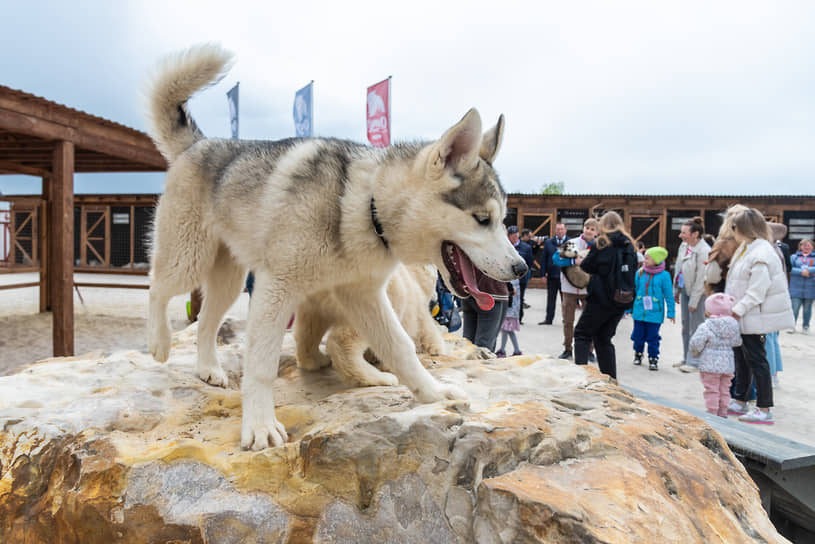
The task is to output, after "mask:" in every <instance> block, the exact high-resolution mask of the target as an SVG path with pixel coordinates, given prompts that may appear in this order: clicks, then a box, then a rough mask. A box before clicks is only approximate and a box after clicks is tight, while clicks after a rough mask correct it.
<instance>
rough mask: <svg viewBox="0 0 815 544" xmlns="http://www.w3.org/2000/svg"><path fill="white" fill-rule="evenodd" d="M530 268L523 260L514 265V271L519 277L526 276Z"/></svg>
mask: <svg viewBox="0 0 815 544" xmlns="http://www.w3.org/2000/svg"><path fill="white" fill-rule="evenodd" d="M528 270H529V267H528V266H526V263H525V262H523V261H521V262H519V263H515V264H513V265H512V273H513V274H515V277H518V278H522V277H524V275H525V274H526V273H527V271H528Z"/></svg>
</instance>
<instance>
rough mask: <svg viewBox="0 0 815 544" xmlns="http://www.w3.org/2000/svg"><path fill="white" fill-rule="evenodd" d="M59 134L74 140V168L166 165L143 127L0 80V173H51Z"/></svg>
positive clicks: (137, 169)
mask: <svg viewBox="0 0 815 544" xmlns="http://www.w3.org/2000/svg"><path fill="white" fill-rule="evenodd" d="M61 140H65V141H70V142H72V143H73V144H74V172H157V171H164V170H166V169H167V163H166V161H165V160H164V157H162V155H161V154H160V153H159V151H158V149H156V147H155V145H153V141H152V140H151V139H150V136H148V135H147V134H145V133H144V132H140V131H138V130H135V129H132V128H129V127H126V126H124V125H120V124H119V123H114V122H113V121H108V120H107V119H103V118H101V117H97V116H95V115H91V114H89V113H85V112H83V111H79V110H75V109H73V108H69V107H67V106H63V105H62V104H57V103H56V102H52V101H50V100H46V99H45V98H42V97H39V96H35V95H33V94H29V93H25V92H23V91H18V90H16V89H11V88H9V87H4V86H2V85H0V174H28V175H32V176H39V177H49V176H50V174H51V168H52V164H53V160H54V147H55V145H56V143H57V142H58V141H61Z"/></svg>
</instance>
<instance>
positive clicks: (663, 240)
mask: <svg viewBox="0 0 815 544" xmlns="http://www.w3.org/2000/svg"><path fill="white" fill-rule="evenodd" d="M667 243H668V208H663V209H662V220H661V221H660V222H659V245H660V246H661V247H668V246H667V245H666V244H667Z"/></svg>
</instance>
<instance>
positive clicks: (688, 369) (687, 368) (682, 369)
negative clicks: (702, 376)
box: [679, 364, 699, 374]
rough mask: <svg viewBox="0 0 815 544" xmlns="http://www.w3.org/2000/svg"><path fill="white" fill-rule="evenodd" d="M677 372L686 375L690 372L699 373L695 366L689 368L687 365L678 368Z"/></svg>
mask: <svg viewBox="0 0 815 544" xmlns="http://www.w3.org/2000/svg"><path fill="white" fill-rule="evenodd" d="M679 370H680V371H682V372H685V373H686V374H690V373H691V372H699V368H698V367H695V366H691V365H689V364H684V365H682V366H680V367H679Z"/></svg>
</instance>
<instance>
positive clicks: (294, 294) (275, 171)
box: [148, 45, 527, 450]
mask: <svg viewBox="0 0 815 544" xmlns="http://www.w3.org/2000/svg"><path fill="white" fill-rule="evenodd" d="M231 62H232V56H231V55H230V54H229V53H227V52H225V51H224V50H223V49H221V48H220V47H219V46H215V45H203V46H198V47H193V48H191V49H189V50H187V51H185V52H183V53H180V54H177V55H174V56H172V57H169V58H168V59H167V60H166V61H165V63H164V64H163V65H162V66H161V67H160V69H159V71H158V73H157V76H156V77H155V78H154V80H153V81H152V84H151V87H150V89H149V94H148V97H149V107H150V120H151V125H152V128H151V135H152V137H153V139H154V140H155V142H156V145H157V146H158V148H159V150H161V152H162V153H163V154H164V156H165V157H166V159H167V161H168V163H169V164H170V168H169V170H168V172H167V179H166V183H165V192H164V194H163V195H162V197H161V199H160V202H159V204H158V208H157V210H156V215H155V218H156V219H155V227H154V245H153V250H152V256H151V283H150V314H149V319H148V348H149V350H150V351H151V353H152V354H153V356H154V358H155V359H156V360H158V361H166V360H167V358H168V355H169V350H170V327H169V322H168V316H167V304H168V302H169V300H170V298H171V297H173V296H175V295H179V294H182V293H187V292H189V291H191V290H192V289H194V288H196V287H198V286H202V288H203V292H204V303H203V307H202V309H201V314H200V316H199V328H198V335H199V338H198V363H197V371H198V375H199V376H200V377H201V378H202V379H204V380H206V381H208V382H209V383H211V384H213V385H219V386H223V385H225V384H226V383H227V376H226V374H225V373H224V371H223V369H222V368H221V365H220V363H219V362H218V360H217V359H216V356H215V338H216V332H217V330H218V326H219V324H220V322H221V319H222V318H223V315H224V312H225V311H226V310H227V309H228V308H229V307H230V305H231V304H232V302H233V301H234V300H235V298H236V297H237V296H238V294H239V293H240V291H241V288H242V285H243V281H244V277H245V275H246V272H247V270H252V271H253V272H254V274H255V289H254V292H253V296H252V303H251V304H250V307H249V318H248V341H247V352H246V357H245V359H244V365H243V378H242V383H241V390H242V398H243V401H242V402H243V421H242V428H241V445H242V446H243V447H244V448H251V449H254V450H261V449H264V448H266V447H269V446H280V445H282V444H283V443H284V442H285V441H286V440H287V434H286V430H285V428H284V427H283V425H282V424H281V423H280V422H279V421H278V420H277V418H276V417H275V402H274V394H273V390H272V384H273V382H274V380H275V379H276V377H277V369H278V358H279V354H280V346H281V343H282V339H283V334H284V332H285V327H286V324H287V322H288V320H289V317H290V316H291V314H292V313H294V312H297V313H298V314H299V313H300V309H299V308H298V307H299V306H300V305H301V304H302V303H303V302H305V301H306V300H307V299H310V298H311V299H316V300H323V299H326V298H327V297H328V296H332V297H335V299H336V301H337V302H338V304H339V305H340V306H341V307H342V308H343V312H344V317H345V319H347V322H348V324H349V325H350V326H351V327H352V328H353V329H354V330H356V331H359V332H360V333H361V334H363V335H364V336H365V340H366V342H367V344H368V345H369V346H371V348H372V349H373V351H374V352H375V353H376V354H377V356H378V357H379V358H380V359H381V360H382V361H387V364H388V365H389V368H390V369H391V370H392V371H393V373H394V374H395V375H396V376H397V377H398V378H399V381H400V383H402V384H403V385H406V386H407V387H408V388H409V389H410V390H411V392H412V393H413V394H414V396H415V397H416V398H417V399H418V400H419V401H421V402H435V401H440V400H445V399H462V398H463V397H464V394H463V392H462V391H460V390H459V389H458V388H456V387H455V386H452V385H448V384H444V383H440V382H438V381H436V380H435V379H434V378H433V377H432V376H431V375H430V373H429V372H427V370H426V369H425V368H424V367H423V366H422V365H421V363H420V361H419V359H418V357H417V356H416V350H415V347H414V345H413V342H412V341H411V339H410V336H409V335H408V334H407V333H406V332H405V330H404V328H403V327H402V326H401V324H400V322H399V319H398V317H397V315H396V313H395V312H394V310H393V308H392V306H391V304H390V302H389V301H388V298H387V294H386V289H385V285H386V282H387V280H388V278H389V277H390V275H391V273H392V272H393V270H394V268H395V267H396V265H397V264H398V263H399V262H404V263H406V264H434V265H436V266H437V267H438V268H439V269H440V271H441V274H442V276H443V278H444V280H445V283H447V285H448V286H449V287H450V288H451V289H452V290H453V291H454V292H455V293H456V294H458V295H459V296H463V297H466V296H468V295H470V293H471V290H472V289H473V287H474V286H475V280H474V278H475V277H476V276H478V274H485V275H487V276H489V277H492V278H494V279H496V280H499V281H510V280H512V279H513V278H516V277H520V276H522V275H524V274H525V273H526V271H527V267H526V264H525V263H524V261H523V259H521V258H520V256H518V254H517V253H516V251H515V249H514V248H513V247H512V244H510V243H509V240H508V239H507V237H506V236H505V234H504V229H503V223H502V220H503V217H504V215H505V214H506V193H505V192H504V190H503V188H502V186H501V184H500V182H499V180H498V176H497V174H496V173H495V170H494V169H493V167H492V163H493V161H494V160H495V157H496V155H497V153H498V149H499V147H500V144H501V137H502V135H503V126H504V123H503V117H501V118H499V122H498V124H497V125H496V126H495V127H493V128H492V129H490V130H489V131H487V132H486V133H485V134H483V135H482V132H481V118H480V116H479V115H478V112H477V111H476V110H470V111H469V112H467V114H466V115H465V116H464V118H463V119H461V121H459V122H458V123H456V124H455V125H453V126H452V127H451V128H450V129H448V130H447V131H446V132H445V133H444V134H443V135H442V136H441V137H440V138H439V139H438V140H436V141H432V142H418V143H410V144H396V145H393V146H391V147H389V148H385V149H376V148H372V147H369V146H365V145H361V144H357V143H354V142H350V141H345V140H338V139H332V138H308V139H303V138H289V139H285V140H279V141H246V140H225V139H217V138H205V137H204V136H203V134H202V132H201V131H200V130H199V129H198V127H197V125H196V124H195V122H194V121H193V119H192V117H191V115H190V113H189V111H188V109H187V101H188V99H189V98H190V97H191V96H192V95H193V94H195V93H196V92H197V91H199V90H200V89H202V88H204V87H206V86H208V85H210V84H213V83H214V82H216V81H218V80H219V78H221V77H223V75H224V74H225V73H226V70H227V69H228V68H229V65H230V63H231Z"/></svg>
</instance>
